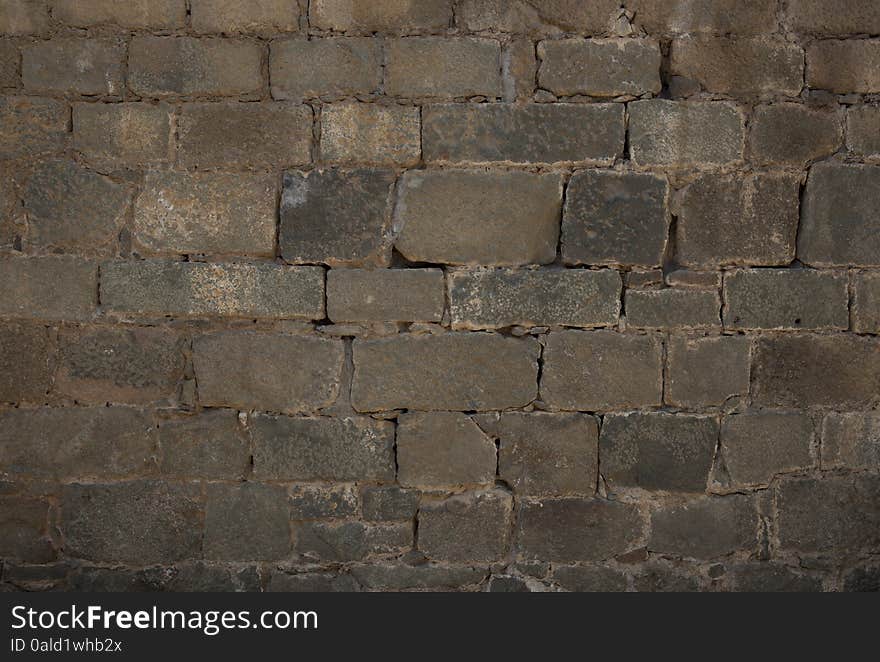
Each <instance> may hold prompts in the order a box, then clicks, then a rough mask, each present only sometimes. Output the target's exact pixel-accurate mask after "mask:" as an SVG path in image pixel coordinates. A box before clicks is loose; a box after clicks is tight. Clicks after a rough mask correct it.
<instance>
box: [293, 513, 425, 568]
mask: <svg viewBox="0 0 880 662" xmlns="http://www.w3.org/2000/svg"><path fill="white" fill-rule="evenodd" d="M294 538H295V539H296V551H297V552H299V553H300V554H303V555H304V556H306V557H307V558H308V559H312V560H318V561H332V562H342V563H344V562H348V561H363V560H366V559H367V558H369V557H372V556H399V555H400V554H402V553H404V552H406V551H408V550H409V549H411V548H412V544H413V525H412V524H411V523H410V522H403V523H399V524H364V523H363V522H303V523H299V524H297V525H296V526H295V528H294Z"/></svg>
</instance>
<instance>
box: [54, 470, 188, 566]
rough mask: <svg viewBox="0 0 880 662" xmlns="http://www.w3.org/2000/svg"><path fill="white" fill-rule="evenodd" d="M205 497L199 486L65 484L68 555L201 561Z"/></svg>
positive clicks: (128, 560) (63, 508)
mask: <svg viewBox="0 0 880 662" xmlns="http://www.w3.org/2000/svg"><path fill="white" fill-rule="evenodd" d="M200 492H201V489H200V487H199V486H198V485H196V484H187V483H163V482H157V481H129V482H123V483H111V484H106V485H102V484H77V483H74V484H70V485H65V486H63V488H62V492H61V499H62V501H61V522H60V529H61V532H62V533H63V534H64V540H65V545H64V551H65V553H66V554H68V555H70V556H72V557H74V558H83V559H88V560H90V561H108V562H120V563H130V564H132V565H143V564H149V563H168V562H173V561H178V560H181V559H188V558H195V557H197V556H199V555H200V554H201V547H202V535H201V519H202V506H201V503H200Z"/></svg>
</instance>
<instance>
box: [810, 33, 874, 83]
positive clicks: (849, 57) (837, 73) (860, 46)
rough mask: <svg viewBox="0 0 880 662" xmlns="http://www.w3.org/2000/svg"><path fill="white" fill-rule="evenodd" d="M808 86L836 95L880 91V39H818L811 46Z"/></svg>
mask: <svg viewBox="0 0 880 662" xmlns="http://www.w3.org/2000/svg"><path fill="white" fill-rule="evenodd" d="M807 85H808V86H809V87H811V88H813V89H818V90H827V91H829V92H833V93H835V94H850V93H855V94H873V93H875V92H880V42H878V41H877V40H875V39H847V40H835V39H817V40H814V41H813V42H812V43H811V44H810V46H809V47H808V48H807Z"/></svg>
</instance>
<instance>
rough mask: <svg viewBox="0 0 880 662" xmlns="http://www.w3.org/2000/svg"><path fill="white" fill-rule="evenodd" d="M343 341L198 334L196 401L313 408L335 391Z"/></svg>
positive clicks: (294, 409)
mask: <svg viewBox="0 0 880 662" xmlns="http://www.w3.org/2000/svg"><path fill="white" fill-rule="evenodd" d="M343 355H344V351H343V347H342V341H341V340H333V339H328V338H317V337H313V336H284V335H268V334H257V333H244V332H236V331H227V332H220V333H215V334H211V335H205V336H199V337H197V338H196V339H195V340H194V341H193V366H194V368H195V374H196V379H197V381H198V386H199V401H200V402H201V403H202V404H203V405H206V406H209V407H237V408H239V409H256V410H260V411H280V412H285V413H298V412H312V411H316V410H318V409H320V408H321V407H326V406H328V405H330V404H332V403H333V401H334V400H335V399H336V396H337V395H338V394H339V387H340V384H339V381H340V374H341V372H342V361H343Z"/></svg>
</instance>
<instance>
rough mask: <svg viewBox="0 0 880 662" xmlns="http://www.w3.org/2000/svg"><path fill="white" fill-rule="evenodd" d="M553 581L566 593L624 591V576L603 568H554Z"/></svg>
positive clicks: (568, 566)
mask: <svg viewBox="0 0 880 662" xmlns="http://www.w3.org/2000/svg"><path fill="white" fill-rule="evenodd" d="M553 579H554V581H556V583H557V584H559V585H560V586H561V587H562V588H563V589H565V590H566V591H572V592H575V593H591V592H596V593H610V592H619V591H625V590H626V587H627V580H626V575H624V574H623V573H622V572H619V571H617V570H613V569H611V568H606V567H604V566H589V565H561V566H554V568H553Z"/></svg>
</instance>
